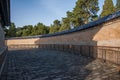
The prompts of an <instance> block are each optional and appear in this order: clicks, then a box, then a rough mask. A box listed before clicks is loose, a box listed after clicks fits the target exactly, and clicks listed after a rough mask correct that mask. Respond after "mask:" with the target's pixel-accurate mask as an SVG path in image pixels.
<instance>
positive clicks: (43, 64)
mask: <svg viewBox="0 0 120 80" xmlns="http://www.w3.org/2000/svg"><path fill="white" fill-rule="evenodd" d="M0 80H120V75H119V74H118V72H117V69H116V65H113V64H110V63H103V62H101V61H100V60H93V59H91V58H89V57H84V56H81V55H74V54H72V53H68V52H62V51H52V50H40V49H31V50H17V51H9V52H8V56H7V62H6V67H5V70H4V73H3V75H2V78H1V79H0Z"/></svg>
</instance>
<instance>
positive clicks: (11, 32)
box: [8, 23, 16, 37]
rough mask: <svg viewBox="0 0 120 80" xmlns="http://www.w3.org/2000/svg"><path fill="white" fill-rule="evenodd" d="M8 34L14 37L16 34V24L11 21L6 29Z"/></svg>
mask: <svg viewBox="0 0 120 80" xmlns="http://www.w3.org/2000/svg"><path fill="white" fill-rule="evenodd" d="M8 36H10V37H15V36H16V26H15V24H14V23H11V25H10V27H9V30H8Z"/></svg>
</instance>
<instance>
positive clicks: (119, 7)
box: [116, 0, 120, 11]
mask: <svg viewBox="0 0 120 80" xmlns="http://www.w3.org/2000/svg"><path fill="white" fill-rule="evenodd" d="M116 3H117V4H116V11H119V10H120V0H117V2H116Z"/></svg>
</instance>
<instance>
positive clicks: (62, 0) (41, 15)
mask: <svg viewBox="0 0 120 80" xmlns="http://www.w3.org/2000/svg"><path fill="white" fill-rule="evenodd" d="M76 1H77V0H11V21H12V22H14V23H15V24H16V26H17V27H21V26H24V25H29V24H30V25H35V24H37V23H38V22H41V23H43V24H45V25H47V26H49V25H50V24H52V22H53V21H54V20H55V19H58V20H61V19H62V17H65V16H66V12H67V11H68V10H69V11H72V9H73V8H74V6H75V2H76ZM113 1H115V0H113ZM103 2H104V0H99V3H100V4H99V6H100V8H102V5H103ZM100 12H101V10H100V11H99V13H100ZM99 13H98V14H99Z"/></svg>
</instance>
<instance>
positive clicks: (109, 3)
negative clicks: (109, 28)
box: [100, 0, 115, 17]
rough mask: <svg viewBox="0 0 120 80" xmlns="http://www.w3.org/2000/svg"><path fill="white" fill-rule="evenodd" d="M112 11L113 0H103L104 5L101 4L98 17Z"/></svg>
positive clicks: (113, 8) (113, 9)
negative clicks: (101, 8)
mask: <svg viewBox="0 0 120 80" xmlns="http://www.w3.org/2000/svg"><path fill="white" fill-rule="evenodd" d="M113 12H115V7H114V4H113V1H112V0H105V1H104V5H103V10H102V13H101V15H100V17H104V16H107V15H109V14H111V13H113Z"/></svg>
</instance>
